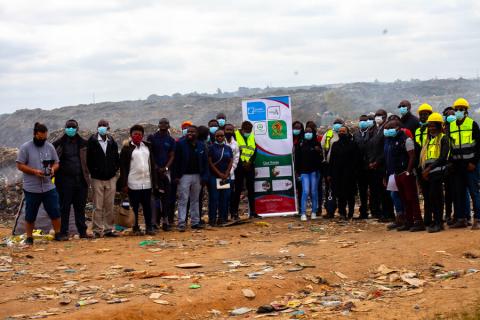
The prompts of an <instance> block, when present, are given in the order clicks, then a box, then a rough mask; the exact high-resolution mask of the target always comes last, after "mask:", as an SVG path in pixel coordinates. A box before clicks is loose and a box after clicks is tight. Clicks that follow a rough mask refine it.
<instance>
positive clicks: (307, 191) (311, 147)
mask: <svg viewBox="0 0 480 320" xmlns="http://www.w3.org/2000/svg"><path fill="white" fill-rule="evenodd" d="M294 157H295V171H296V173H297V175H299V176H300V181H301V185H302V188H301V189H302V194H301V201H300V219H301V220H302V221H307V214H306V212H307V201H308V197H309V196H310V200H311V202H312V214H311V216H310V217H311V219H312V220H315V219H317V216H318V215H319V214H320V210H319V203H320V202H319V197H318V194H317V193H318V183H319V181H320V179H321V177H320V171H319V170H320V164H321V163H322V149H321V147H320V144H319V143H318V141H317V139H316V134H315V132H314V130H313V129H312V128H311V127H307V128H305V133H304V135H303V139H301V140H300V142H299V144H298V146H297V147H296V148H295V154H294Z"/></svg>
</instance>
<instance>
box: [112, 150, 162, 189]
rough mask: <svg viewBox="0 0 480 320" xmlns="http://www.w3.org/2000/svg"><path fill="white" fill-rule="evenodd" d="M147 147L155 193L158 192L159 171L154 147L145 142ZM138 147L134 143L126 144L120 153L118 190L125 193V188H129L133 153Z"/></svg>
mask: <svg viewBox="0 0 480 320" xmlns="http://www.w3.org/2000/svg"><path fill="white" fill-rule="evenodd" d="M143 143H144V144H145V146H146V147H147V148H148V150H149V151H150V180H151V182H152V190H153V192H154V193H156V192H157V191H158V184H157V174H156V172H157V170H156V165H155V159H154V157H153V151H152V145H151V144H150V142H147V141H143ZM135 148H136V146H135V145H134V144H133V142H130V141H129V142H126V143H124V144H123V147H122V151H120V177H119V178H118V181H117V190H118V191H123V188H125V187H128V174H129V173H130V161H132V152H133V150H135Z"/></svg>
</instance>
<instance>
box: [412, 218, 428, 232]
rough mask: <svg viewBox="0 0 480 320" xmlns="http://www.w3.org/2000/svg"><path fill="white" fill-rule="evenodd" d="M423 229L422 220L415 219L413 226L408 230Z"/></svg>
mask: <svg viewBox="0 0 480 320" xmlns="http://www.w3.org/2000/svg"><path fill="white" fill-rule="evenodd" d="M417 231H425V225H424V224H423V220H419V221H415V223H414V224H413V226H412V227H411V228H410V232H417Z"/></svg>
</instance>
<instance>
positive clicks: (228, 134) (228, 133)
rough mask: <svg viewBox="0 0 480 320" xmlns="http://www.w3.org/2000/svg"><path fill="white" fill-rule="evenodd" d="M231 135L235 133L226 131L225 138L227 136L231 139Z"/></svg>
mask: <svg viewBox="0 0 480 320" xmlns="http://www.w3.org/2000/svg"><path fill="white" fill-rule="evenodd" d="M231 137H233V133H230V132H225V138H227V139H228V140H230V138H231Z"/></svg>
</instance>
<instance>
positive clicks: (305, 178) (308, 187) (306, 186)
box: [300, 171, 320, 214]
mask: <svg viewBox="0 0 480 320" xmlns="http://www.w3.org/2000/svg"><path fill="white" fill-rule="evenodd" d="M319 178H320V174H319V173H318V171H314V172H310V173H302V174H301V175H300V180H301V181H302V201H301V203H300V213H301V214H305V212H306V210H307V200H308V196H309V195H310V199H311V201H312V212H315V213H316V212H317V211H318V180H319Z"/></svg>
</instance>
